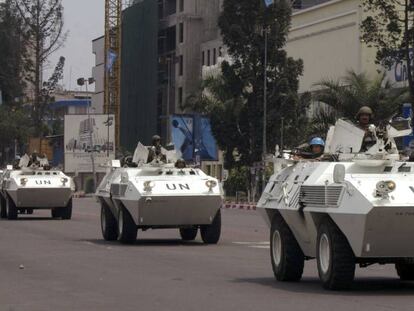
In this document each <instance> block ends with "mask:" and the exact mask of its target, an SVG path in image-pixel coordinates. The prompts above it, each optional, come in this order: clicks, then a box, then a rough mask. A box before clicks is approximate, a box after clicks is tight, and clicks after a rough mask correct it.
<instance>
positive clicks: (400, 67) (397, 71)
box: [386, 49, 414, 87]
mask: <svg viewBox="0 0 414 311" xmlns="http://www.w3.org/2000/svg"><path fill="white" fill-rule="evenodd" d="M409 54H410V56H409V57H410V63H411V64H410V66H411V67H412V66H414V51H413V49H410V51H409ZM407 71H408V68H407V62H406V61H402V60H400V61H399V60H396V61H395V62H394V64H393V65H392V66H391V68H389V69H387V71H386V77H387V79H388V81H390V82H391V83H392V84H393V86H394V87H407V86H408V72H407Z"/></svg>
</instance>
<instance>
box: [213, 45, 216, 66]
mask: <svg viewBox="0 0 414 311" xmlns="http://www.w3.org/2000/svg"><path fill="white" fill-rule="evenodd" d="M216 53H217V52H216V49H215V48H214V49H213V65H215V64H216V62H217V55H216Z"/></svg>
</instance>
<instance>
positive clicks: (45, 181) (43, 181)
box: [35, 179, 52, 186]
mask: <svg viewBox="0 0 414 311" xmlns="http://www.w3.org/2000/svg"><path fill="white" fill-rule="evenodd" d="M35 183H36V185H39V186H40V185H51V184H52V182H51V181H50V180H47V179H45V180H35Z"/></svg>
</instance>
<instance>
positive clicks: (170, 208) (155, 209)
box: [96, 144, 223, 244]
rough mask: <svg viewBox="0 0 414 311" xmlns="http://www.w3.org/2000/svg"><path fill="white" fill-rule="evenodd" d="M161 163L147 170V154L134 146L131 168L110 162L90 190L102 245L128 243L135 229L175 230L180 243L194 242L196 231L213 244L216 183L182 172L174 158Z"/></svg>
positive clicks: (217, 221) (217, 219)
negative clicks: (104, 242)
mask: <svg viewBox="0 0 414 311" xmlns="http://www.w3.org/2000/svg"><path fill="white" fill-rule="evenodd" d="M162 157H163V158H164V159H163V160H162V159H161V158H160V157H155V158H154V159H153V160H152V161H151V163H148V164H147V163H146V162H147V159H148V148H147V147H145V146H143V145H142V144H138V147H137V149H136V151H135V154H134V159H133V161H132V162H131V163H130V164H133V165H132V166H135V167H121V165H120V162H119V160H113V161H111V163H112V164H111V167H109V168H108V172H107V174H106V176H105V177H104V179H103V180H102V182H101V184H100V185H99V187H98V188H97V190H96V197H97V198H98V200H99V201H100V203H101V227H102V235H103V237H104V239H105V240H108V241H111V240H119V241H120V242H121V243H133V242H134V241H135V240H136V237H137V230H138V229H142V230H147V229H168V228H178V229H179V231H180V234H181V237H182V239H183V240H187V241H190V240H194V239H195V238H196V235H197V231H198V229H200V233H201V238H202V240H203V241H204V242H205V243H207V244H216V243H217V242H218V240H219V238H220V233H221V214H220V207H221V203H222V195H223V192H222V189H221V185H220V184H219V182H218V180H217V179H215V178H213V177H210V176H208V175H206V174H205V173H204V172H203V171H201V170H200V169H198V168H189V167H185V162H183V161H182V160H178V161H177V160H176V156H175V153H174V152H167V151H165V150H164V151H163V155H162ZM174 162H175V164H174Z"/></svg>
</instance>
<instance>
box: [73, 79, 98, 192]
mask: <svg viewBox="0 0 414 311" xmlns="http://www.w3.org/2000/svg"><path fill="white" fill-rule="evenodd" d="M77 82H78V85H79V86H83V85H85V87H86V93H88V85H89V84H92V83H95V80H94V79H93V78H89V79H85V78H79V79H78V81H77ZM87 98H88V97H87ZM87 102H88V108H87V110H86V111H87V115H88V131H89V145H90V147H91V149H90V153H91V165H92V175H93V183H94V185H93V191H94V192H95V189H96V186H97V182H98V178H97V176H96V170H95V148H94V146H93V139H92V123H91V114H90V108H91V105H92V102H91V100H90V99H87Z"/></svg>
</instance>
